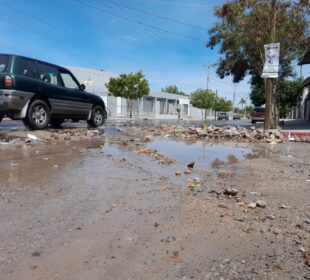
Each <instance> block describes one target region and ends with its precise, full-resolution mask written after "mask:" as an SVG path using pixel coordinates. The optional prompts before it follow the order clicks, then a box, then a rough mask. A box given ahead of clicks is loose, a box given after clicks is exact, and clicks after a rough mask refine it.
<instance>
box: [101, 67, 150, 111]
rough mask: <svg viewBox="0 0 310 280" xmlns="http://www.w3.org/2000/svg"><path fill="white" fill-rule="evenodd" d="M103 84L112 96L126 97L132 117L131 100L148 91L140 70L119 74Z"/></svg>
mask: <svg viewBox="0 0 310 280" xmlns="http://www.w3.org/2000/svg"><path fill="white" fill-rule="evenodd" d="M105 85H106V87H107V89H108V90H109V92H110V93H111V94H112V95H113V96H116V97H122V98H125V99H127V104H128V108H129V112H130V117H132V101H133V100H136V99H139V98H141V97H143V96H145V95H149V93H150V88H149V84H148V81H147V80H146V79H144V75H143V73H142V72H141V71H140V72H137V73H130V74H121V75H119V77H117V78H111V79H110V81H109V82H108V83H106V84H105Z"/></svg>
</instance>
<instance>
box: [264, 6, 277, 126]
mask: <svg viewBox="0 0 310 280" xmlns="http://www.w3.org/2000/svg"><path fill="white" fill-rule="evenodd" d="M276 2H277V1H276V0H272V1H271V9H270V10H271V12H270V16H271V23H270V26H271V29H270V43H274V42H275V37H276ZM265 89H266V109H265V121H264V129H265V130H269V129H270V128H271V96H272V91H273V81H272V79H271V78H266V82H265Z"/></svg>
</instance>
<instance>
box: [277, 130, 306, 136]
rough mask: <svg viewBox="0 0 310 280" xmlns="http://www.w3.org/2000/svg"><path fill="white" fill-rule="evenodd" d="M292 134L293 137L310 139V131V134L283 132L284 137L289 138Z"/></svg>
mask: <svg viewBox="0 0 310 280" xmlns="http://www.w3.org/2000/svg"><path fill="white" fill-rule="evenodd" d="M289 134H290V136H291V137H310V131H309V132H301V131H283V132H282V135H283V136H284V137H288V136H289Z"/></svg>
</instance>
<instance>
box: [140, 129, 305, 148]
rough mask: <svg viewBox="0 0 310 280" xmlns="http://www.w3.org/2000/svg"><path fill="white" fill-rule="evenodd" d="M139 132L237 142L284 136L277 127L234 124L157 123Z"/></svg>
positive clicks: (276, 140) (271, 140) (277, 140)
mask: <svg viewBox="0 0 310 280" xmlns="http://www.w3.org/2000/svg"><path fill="white" fill-rule="evenodd" d="M137 129H138V130H139V131H141V133H146V132H147V133H150V134H152V135H153V136H165V137H173V138H181V139H189V140H191V139H215V140H224V139H225V140H234V141H237V142H267V143H271V144H274V143H282V142H283V141H284V139H285V138H284V136H283V135H282V133H281V131H280V130H278V129H273V130H270V131H264V130H263V129H262V128H256V127H255V126H251V127H250V128H249V129H247V128H244V127H235V126H221V127H219V126H213V125H210V126H207V125H204V126H202V127H198V128H197V127H183V126H178V125H159V126H156V127H145V126H141V127H137ZM299 142H307V143H310V138H309V137H308V138H304V139H303V138H300V139H299Z"/></svg>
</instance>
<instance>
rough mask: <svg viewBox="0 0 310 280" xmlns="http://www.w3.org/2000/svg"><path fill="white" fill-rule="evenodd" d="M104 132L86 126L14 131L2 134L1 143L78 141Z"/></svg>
mask: <svg viewBox="0 0 310 280" xmlns="http://www.w3.org/2000/svg"><path fill="white" fill-rule="evenodd" d="M103 134H104V130H99V129H95V130H88V129H85V128H74V129H57V130H56V129H55V130H41V131H31V132H27V131H14V132H8V133H5V134H3V135H0V136H1V137H0V144H19V143H23V142H24V143H26V144H35V143H39V142H50V141H71V140H72V141H78V140H87V139H93V138H98V139H99V138H100V137H102V135H103Z"/></svg>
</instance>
